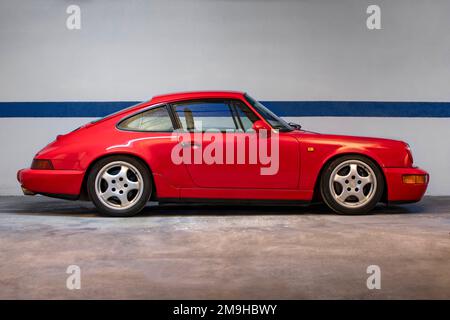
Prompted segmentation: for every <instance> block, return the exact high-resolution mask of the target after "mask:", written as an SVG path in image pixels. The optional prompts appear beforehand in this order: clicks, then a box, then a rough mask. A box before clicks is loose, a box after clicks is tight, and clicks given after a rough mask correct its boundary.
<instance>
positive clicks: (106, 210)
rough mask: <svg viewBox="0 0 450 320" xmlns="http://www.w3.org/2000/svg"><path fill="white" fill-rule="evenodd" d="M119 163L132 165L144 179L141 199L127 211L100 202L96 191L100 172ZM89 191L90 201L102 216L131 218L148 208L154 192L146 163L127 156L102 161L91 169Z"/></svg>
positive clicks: (88, 180)
mask: <svg viewBox="0 0 450 320" xmlns="http://www.w3.org/2000/svg"><path fill="white" fill-rule="evenodd" d="M117 161H120V162H125V163H128V164H131V165H132V166H134V168H136V169H137V170H138V171H139V173H140V174H141V176H142V178H143V190H142V194H141V196H140V198H139V199H137V200H136V202H135V203H134V204H133V205H132V206H131V207H129V208H126V209H113V208H110V207H108V206H106V205H105V204H104V203H103V202H102V200H100V198H99V196H98V195H97V193H96V191H95V190H96V188H95V181H96V177H97V175H98V173H99V172H100V170H102V169H103V168H104V167H105V166H107V165H108V164H111V163H113V162H117ZM87 191H88V194H89V197H90V199H91V200H92V202H93V203H94V205H95V207H96V208H97V210H98V211H99V212H100V213H101V214H103V215H107V216H111V217H131V216H134V215H136V214H138V213H139V212H141V211H142V209H143V208H144V207H145V206H146V204H147V202H148V201H149V199H150V196H151V194H152V191H153V183H152V177H151V173H150V170H149V169H148V167H147V166H146V165H145V164H144V163H142V161H140V160H138V159H136V158H134V157H130V156H125V155H117V156H110V157H106V158H103V159H100V160H99V161H97V162H96V163H95V164H94V166H93V167H92V168H91V170H90V172H89V176H88V179H87Z"/></svg>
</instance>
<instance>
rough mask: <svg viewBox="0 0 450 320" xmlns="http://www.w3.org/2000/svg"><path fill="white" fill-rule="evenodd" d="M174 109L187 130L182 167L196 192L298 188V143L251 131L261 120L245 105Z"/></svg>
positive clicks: (214, 103) (191, 104)
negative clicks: (212, 189) (218, 189)
mask: <svg viewBox="0 0 450 320" xmlns="http://www.w3.org/2000/svg"><path fill="white" fill-rule="evenodd" d="M172 108H173V111H174V114H175V115H176V116H177V119H178V121H179V125H180V127H181V128H182V129H183V130H182V133H180V136H179V138H178V140H179V150H180V152H181V153H183V156H184V159H185V161H183V165H184V166H186V169H187V171H188V173H189V175H190V177H191V179H192V181H193V183H194V185H195V186H196V187H199V188H242V189H271V188H280V189H295V188H297V187H298V180H299V171H300V170H299V147H298V141H297V140H296V139H295V138H294V137H293V136H290V135H289V134H286V133H276V132H275V131H273V132H272V133H270V134H268V136H266V137H264V136H260V135H259V134H257V133H256V132H255V131H254V130H252V129H251V128H252V125H253V123H254V122H255V121H256V120H260V118H259V116H258V115H256V114H255V113H254V112H253V111H252V110H251V109H250V108H249V107H248V106H247V105H246V104H245V103H244V102H243V101H239V100H228V99H207V100H191V101H182V102H177V103H173V104H172ZM277 145H278V148H277ZM264 146H265V147H264ZM264 148H265V150H264ZM272 153H273V154H272Z"/></svg>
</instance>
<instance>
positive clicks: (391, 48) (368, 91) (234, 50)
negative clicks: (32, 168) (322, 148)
mask: <svg viewBox="0 0 450 320" xmlns="http://www.w3.org/2000/svg"><path fill="white" fill-rule="evenodd" d="M70 4H77V5H79V6H80V7H81V19H82V22H81V23H82V29H81V30H77V31H70V30H67V28H66V23H65V22H66V18H67V16H68V15H67V14H66V12H65V11H66V8H67V6H68V5H70ZM369 4H378V5H380V7H381V10H382V30H374V31H370V30H368V29H367V28H366V23H365V21H366V18H367V14H366V8H367V6H368V5H369ZM449 12H450V1H447V0H445V1H444V0H441V1H439V0H433V1H421V0H396V1H392V0H391V1H380V0H376V1H365V0H354V1H351V0H341V1H337V0H328V1H326V0H303V1H294V0H281V1H270V0H266V1H264V0H260V1H258V0H242V1H239V0H182V1H181V0H178V1H170V0H165V1H126V2H124V1H112V0H109V1H100V0H95V1H94V0H79V1H76V0H72V1H61V0H58V1H57V0H46V1H44V0H42V1H32V0H26V1H25V0H19V1H5V0H2V1H1V2H0V43H1V50H0V70H1V72H0V101H74V100H76V101H115V100H146V99H148V98H150V97H151V96H152V95H154V94H159V93H165V92H173V91H180V90H200V89H236V90H245V91H248V92H250V93H251V94H252V95H253V96H255V97H257V98H259V99H260V100H374V101H450V90H449V89H448V84H449V80H450V63H449V62H450V61H449V59H450V33H449V32H448V31H449V30H450V19H448V13H449ZM88 120H89V119H75V118H74V119H45V118H40V119H36V118H31V119H25V118H13V119H11V118H3V119H0V144H1V145H2V148H3V150H4V151H5V152H4V153H3V156H2V158H1V160H0V164H1V166H0V175H1V176H3V177H5V179H4V180H3V181H2V183H1V184H0V194H16V193H18V192H19V189H18V185H17V183H16V182H15V171H16V169H18V168H19V167H21V166H26V165H28V164H29V162H30V160H31V158H32V157H33V155H34V153H35V152H36V151H37V150H38V149H39V148H40V147H42V146H43V145H45V144H46V143H47V142H49V141H50V140H51V139H53V137H54V136H55V135H56V134H58V133H61V132H64V131H68V130H70V129H72V128H74V127H76V126H77V125H79V123H83V122H86V121H88ZM296 120H297V121H299V122H302V124H303V125H304V126H305V127H306V128H309V129H314V130H319V131H325V132H331V131H333V132H338V133H350V134H359V135H377V136H386V137H394V138H399V139H405V140H407V141H409V142H411V145H412V147H413V149H414V150H413V151H415V158H416V160H417V161H416V162H417V163H418V164H419V165H421V166H423V167H425V168H426V169H429V170H430V172H431V173H432V180H431V186H430V191H429V192H430V194H450V175H449V174H448V172H450V164H449V161H448V159H449V158H450V157H449V156H450V154H449V153H450V151H449V150H450V146H449V145H450V144H449V143H448V141H447V137H448V136H449V135H450V121H449V119H448V118H445V119H408V118H402V119H383V118H376V119H368V118H345V119H342V118H305V119H296Z"/></svg>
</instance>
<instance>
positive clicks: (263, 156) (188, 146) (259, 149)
mask: <svg viewBox="0 0 450 320" xmlns="http://www.w3.org/2000/svg"><path fill="white" fill-rule="evenodd" d="M195 124H196V126H195V127H196V128H197V130H195V131H194V132H189V131H185V130H175V131H174V132H173V134H172V140H175V141H177V142H178V143H177V144H175V146H174V147H173V149H172V152H171V161H172V162H173V163H174V164H176V165H181V164H194V165H196V164H207V165H213V164H218V165H227V164H237V165H240V164H241V165H259V166H260V174H261V175H275V174H277V173H278V170H279V167H280V154H279V153H280V152H279V144H280V142H279V132H278V130H265V129H261V130H258V131H252V132H245V131H239V130H231V129H229V130H225V131H221V130H218V129H208V130H206V131H202V125H201V121H198V122H197V121H196V122H195Z"/></svg>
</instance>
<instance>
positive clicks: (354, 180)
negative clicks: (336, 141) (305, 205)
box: [320, 155, 384, 214]
mask: <svg viewBox="0 0 450 320" xmlns="http://www.w3.org/2000/svg"><path fill="white" fill-rule="evenodd" d="M383 190H384V178H383V174H382V173H381V170H380V169H379V168H378V166H377V165H376V164H375V163H374V162H373V161H372V160H370V159H368V158H366V157H364V156H359V155H347V156H342V157H340V158H337V159H335V160H334V161H332V162H331V163H330V164H329V165H328V166H327V167H326V168H325V170H324V172H323V174H322V177H321V182H320V191H321V194H322V198H323V200H324V201H325V203H326V204H327V205H328V207H330V208H331V209H332V210H334V211H335V212H337V213H340V214H363V213H368V212H369V211H371V210H372V209H373V208H374V207H375V206H376V204H377V203H378V202H379V201H380V199H381V197H382V195H383Z"/></svg>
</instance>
